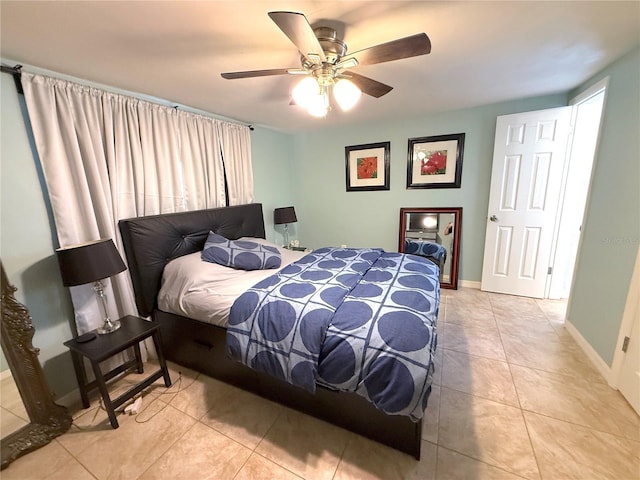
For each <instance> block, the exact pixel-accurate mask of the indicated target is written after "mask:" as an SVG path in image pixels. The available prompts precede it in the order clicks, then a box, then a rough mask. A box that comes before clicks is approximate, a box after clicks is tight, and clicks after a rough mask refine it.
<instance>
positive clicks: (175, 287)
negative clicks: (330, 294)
mask: <svg viewBox="0 0 640 480" xmlns="http://www.w3.org/2000/svg"><path fill="white" fill-rule="evenodd" d="M243 240H251V241H254V242H258V243H261V244H264V245H270V246H273V247H276V248H278V250H279V251H280V254H281V256H282V265H281V266H280V269H281V268H284V267H286V266H287V265H289V264H290V263H291V262H294V261H296V260H298V259H300V258H302V257H303V256H304V255H306V253H304V252H297V251H293V250H288V249H286V248H282V247H279V246H278V245H275V244H274V243H271V242H269V241H267V240H264V239H256V238H248V237H243ZM201 254H202V252H195V253H192V254H189V255H185V256H183V257H179V258H176V259H174V260H172V261H171V262H169V263H168V264H167V266H166V267H165V268H164V272H163V275H162V286H161V288H160V292H159V294H158V308H159V309H160V310H162V311H164V312H168V313H173V314H176V315H181V316H184V317H189V318H193V319H195V320H199V321H201V322H205V323H210V324H213V325H216V326H218V327H226V325H227V320H228V318H229V310H230V309H231V305H233V302H234V301H235V300H236V298H238V297H239V296H240V295H242V293H244V292H245V291H246V290H248V289H249V288H251V287H252V286H254V285H255V284H256V283H258V282H260V281H261V280H263V279H265V278H267V277H269V276H271V275H273V274H274V273H275V272H277V271H278V270H279V269H271V270H251V271H246V270H238V269H234V268H229V267H224V266H221V265H218V264H215V263H209V262H205V261H204V260H202V259H201Z"/></svg>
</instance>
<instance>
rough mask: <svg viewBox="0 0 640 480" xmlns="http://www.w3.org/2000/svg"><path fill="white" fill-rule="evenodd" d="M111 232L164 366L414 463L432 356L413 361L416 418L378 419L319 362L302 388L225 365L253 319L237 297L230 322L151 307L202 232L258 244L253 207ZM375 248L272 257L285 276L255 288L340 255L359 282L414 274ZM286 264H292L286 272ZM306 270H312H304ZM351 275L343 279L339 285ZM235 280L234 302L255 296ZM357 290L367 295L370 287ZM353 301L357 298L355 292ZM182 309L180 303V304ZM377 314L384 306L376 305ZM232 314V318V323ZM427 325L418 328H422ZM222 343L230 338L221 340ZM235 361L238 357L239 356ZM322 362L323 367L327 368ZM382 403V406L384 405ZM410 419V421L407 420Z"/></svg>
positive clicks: (189, 308)
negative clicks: (156, 327)
mask: <svg viewBox="0 0 640 480" xmlns="http://www.w3.org/2000/svg"><path fill="white" fill-rule="evenodd" d="M119 228H120V232H121V235H122V241H123V245H124V250H125V254H126V257H127V262H128V265H129V273H130V276H131V280H132V284H133V288H134V292H135V299H136V306H137V309H138V312H139V314H140V315H141V316H144V317H151V318H152V320H154V321H157V322H159V323H160V326H161V330H162V342H163V345H162V347H163V351H164V355H165V357H166V358H167V359H169V360H171V361H173V362H175V363H178V364H180V365H184V366H186V367H188V368H191V369H194V370H196V371H199V372H202V373H204V374H206V375H209V376H211V377H213V378H216V379H219V380H222V381H225V382H227V383H230V384H233V385H235V386H238V387H240V388H243V389H245V390H249V391H251V392H254V393H257V394H259V395H261V396H263V397H265V398H268V399H270V400H273V401H276V402H278V403H281V404H283V405H286V406H289V407H291V408H294V409H296V410H299V411H301V412H304V413H307V414H310V415H313V416H315V417H317V418H320V419H323V420H325V421H328V422H330V423H333V424H335V425H338V426H340V427H343V428H346V429H348V430H351V431H353V432H355V433H358V434H361V435H363V436H365V437H367V438H370V439H373V440H375V441H378V442H380V443H383V444H385V445H388V446H390V447H393V448H395V449H397V450H400V451H402V452H405V453H408V454H410V455H412V456H414V457H415V458H416V459H419V458H420V444H421V432H422V415H421V414H422V411H424V408H425V407H426V401H427V399H428V395H429V392H430V388H431V374H432V372H433V355H423V356H422V357H421V361H423V360H424V366H425V369H424V371H425V372H426V373H424V375H423V376H422V377H420V378H421V380H420V382H421V383H420V388H421V389H422V390H420V391H416V392H417V393H416V395H417V394H421V396H419V397H415V399H414V400H416V401H418V402H422V407H421V408H422V410H421V411H419V412H418V410H419V409H418V408H417V407H416V406H415V405H414V406H413V407H411V408H413V413H412V414H410V413H409V412H404V413H403V414H389V413H385V412H384V411H383V410H384V408H382V409H381V407H380V405H379V406H378V407H376V406H374V403H372V402H374V400H375V398H374V399H372V398H365V396H362V392H351V391H341V390H339V389H337V387H335V385H334V384H332V383H330V381H325V377H327V378H329V380H331V377H332V374H331V373H330V372H331V370H330V369H328V368H325V367H324V363H320V364H319V367H318V368H319V371H320V373H322V375H319V376H318V382H317V383H315V384H314V385H309V384H308V380H307V381H303V382H301V383H300V382H298V384H297V385H294V384H292V383H291V379H289V380H287V381H285V379H281V378H278V375H275V376H274V374H273V372H270V373H271V374H269V373H265V370H266V371H268V369H265V368H263V369H255V366H254V368H249V367H248V366H246V365H244V364H243V363H241V362H239V361H237V359H232V358H231V355H230V353H231V354H233V353H234V351H236V350H237V351H236V353H238V352H240V351H241V348H240V347H237V346H236V345H235V340H234V337H233V334H235V335H236V336H242V335H245V334H247V335H249V333H248V331H243V330H242V328H241V327H242V322H243V320H246V319H247V318H249V316H250V315H251V314H252V312H251V308H252V307H251V308H249V307H247V308H249V310H247V309H245V310H246V311H244V312H243V311H242V309H241V308H240V307H238V306H237V305H239V304H240V299H238V300H234V298H235V296H234V295H232V296H231V297H232V298H231V300H227V302H228V305H232V307H231V317H230V318H231V319H230V320H229V319H228V318H225V315H227V314H226V313H225V312H226V311H228V309H227V308H226V307H225V308H224V309H223V312H222V313H220V312H218V313H216V312H215V311H214V312H213V313H208V312H207V311H206V310H205V309H203V308H202V307H199V306H197V304H196V303H189V301H187V300H180V299H173V301H174V306H173V307H164V308H160V305H170V304H171V299H167V297H171V296H172V292H174V291H176V290H177V289H178V288H174V287H173V286H171V287H170V288H167V282H168V280H167V279H166V278H165V279H164V280H163V274H165V268H166V270H167V272H169V271H171V270H180V269H182V268H183V267H176V265H181V266H184V265H191V264H196V263H197V262H198V261H201V260H200V259H199V257H200V255H201V254H200V252H201V251H202V250H203V248H204V247H205V242H207V239H208V238H210V237H209V235H210V232H215V233H216V234H218V235H221V236H222V237H225V238H226V239H231V240H236V239H242V238H243V237H248V239H251V240H254V241H256V242H259V240H255V239H264V238H265V230H264V218H263V212H262V205H261V204H248V205H240V206H232V207H224V208H216V209H208V210H200V211H193V212H181V213H173V214H165V215H155V216H148V217H138V218H132V219H125V220H121V221H120V222H119ZM378 250H379V249H370V250H367V251H356V250H343V249H331V248H327V249H319V250H316V251H314V252H312V253H311V254H308V255H304V254H295V253H294V252H290V251H285V250H281V253H282V262H283V265H284V268H282V269H280V270H278V269H275V270H273V272H268V273H269V275H268V276H267V280H265V281H258V283H265V285H267V286H268V285H271V287H273V285H274V284H275V283H274V282H275V281H276V280H273V279H274V278H276V279H277V281H278V282H291V281H294V282H295V281H297V279H298V277H299V275H300V270H301V269H306V270H305V272H306V273H305V274H306V275H309V272H310V271H313V272H316V270H317V268H316V267H317V264H318V263H323V262H324V264H327V262H328V261H334V260H335V259H336V258H338V257H340V258H339V260H342V259H343V258H342V257H345V256H350V257H353V256H354V255H357V256H358V257H357V258H355V259H354V262H353V263H352V264H351V263H350V264H349V265H353V266H355V267H353V268H356V270H357V269H358V268H360V266H361V265H362V264H363V261H362V260H363V259H365V260H367V259H368V260H367V261H369V263H371V264H372V267H371V271H372V272H373V273H371V272H369V270H367V271H366V273H364V270H363V273H362V275H364V276H368V275H374V277H376V278H377V277H380V271H381V270H380V269H379V268H377V267H376V268H374V267H375V266H376V265H378V264H381V265H382V264H385V263H388V264H389V265H391V264H398V265H399V264H400V263H401V262H405V261H407V262H408V263H406V264H405V263H403V265H405V266H406V265H409V266H410V267H416V266H418V267H420V268H422V267H421V266H420V265H418V263H417V262H419V261H424V260H423V259H420V258H419V257H413V259H414V260H412V259H411V258H409V257H411V256H406V255H402V254H398V253H386V252H382V251H378ZM353 252H357V253H353ZM325 257H326V258H325ZM374 257H375V260H374ZM328 259H329V260H328ZM416 259H417V260H416ZM410 260H411V261H410ZM291 261H294V262H295V261H297V262H299V263H293V264H290V265H288V266H287V264H289V262H291ZM300 262H301V263H300ZM312 262H315V263H313V265H312ZM425 262H426V261H425ZM334 263H335V262H334ZM426 263H429V265H431V267H429V268H432V270H430V271H429V272H426V273H425V272H421V273H420V275H421V276H422V277H424V281H426V282H427V283H428V284H429V285H431V287H430V288H432V289H433V292H432V295H431V297H430V298H431V302H432V305H431V313H430V316H429V322H431V323H432V324H433V325H432V326H433V329H430V330H429V331H430V332H431V333H430V335H431V337H432V338H430V340H429V343H428V345H426V346H425V347H424V348H425V349H426V350H429V351H430V352H431V353H433V351H434V349H435V342H436V335H435V319H436V317H437V310H438V301H439V283H438V270H437V268H435V267H433V264H431V263H430V262H426ZM300 265H302V267H301V266H300ZM167 266H169V267H167ZM403 268H404V267H403ZM276 272H278V273H276ZM316 273H317V272H316ZM413 273H415V272H413ZM350 276H351V275H347V276H345V275H343V276H342V277H341V278H347V277H350ZM387 277H388V275H387ZM413 277H416V278H417V275H412V278H413ZM182 278H183V279H182V280H180V281H182V282H187V281H188V280H184V278H185V277H182ZM263 278H264V277H263ZM368 278H369V277H368ZM385 278H386V277H385ZM374 280H375V279H374ZM180 281H179V282H180ZM243 281H244V282H245V286H246V288H247V291H246V292H245V293H243V294H242V295H241V297H243V296H246V295H249V296H250V295H257V294H258V293H259V292H260V291H259V290H255V289H254V287H258V286H259V285H253V281H254V278H253V277H251V276H249V278H245V279H244V280H243ZM421 281H422V280H421ZM223 283H224V282H223ZM163 285H164V289H163ZM252 285H253V286H252ZM287 286H289V284H287ZM183 287H184V288H183V289H184V290H185V291H190V287H189V285H186V286H183ZM329 287H330V288H329ZM366 287H367V288H369V289H370V288H371V286H370V285H367V286H366ZM327 288H329V290H331V291H334V290H335V286H333V287H332V286H331V285H329V286H328V287H327ZM350 288H351V287H350ZM350 288H346V289H343V290H348V291H349V292H348V293H346V295H349V294H351V293H353V292H357V291H358V287H355V288H351V289H350ZM280 290H281V291H284V290H285V289H284V288H281V289H280ZM256 292H258V293H256ZM360 293H361V294H362V291H361V292H360ZM260 294H262V293H260ZM361 296H362V295H361ZM365 296H367V295H365ZM369 296H370V295H369ZM159 299H160V301H159ZM349 300H354V299H352V298H351V299H350V298H349V297H345V299H341V300H340V306H339V307H336V308H337V310H336V314H337V312H340V311H341V310H339V309H340V308H342V306H343V304H344V305H347V304H348V303H349ZM356 300H357V299H356ZM176 301H177V302H178V303H177V304H176V303H175V302H176ZM181 301H182V303H180V302H181ZM367 301H369V299H367ZM175 305H177V306H175ZM382 307H383V308H386V307H385V306H384V305H383V306H382ZM166 310H171V311H166ZM213 310H215V309H213ZM234 310H236V312H234ZM237 312H240V313H237ZM348 313H349V312H348V311H346V313H345V314H343V315H342V317H343V318H347V319H349V315H348ZM254 314H256V315H258V314H259V312H257V310H256V312H254ZM234 315H236V316H235V317H234ZM234 318H235V320H234ZM225 322H227V323H225ZM429 322H425V324H426V323H429ZM332 327H333V325H332ZM323 335H324V334H323ZM331 335H333V337H331ZM341 335H342V336H344V332H341V331H339V329H338V330H337V331H333V332H329V334H327V335H326V337H327V339H330V338H334V339H340V338H341V337H340V336H341ZM228 338H229V339H230V340H229V341H228ZM231 340H233V341H231ZM229 342H230V343H229ZM334 343H335V342H334ZM338 343H339V342H337V343H336V345H337V344H338ZM234 348H235V350H234ZM336 350H339V349H336ZM307 353H308V352H307ZM316 353H317V352H316ZM383 353H384V356H385V359H386V358H387V357H389V355H390V353H389V352H383ZM236 356H241V355H240V354H238V355H236ZM319 356H320V357H323V360H322V362H325V361H326V360H327V358H329V357H330V355H323V352H322V353H320V354H319ZM363 357H364V355H363ZM287 361H288V360H287ZM412 362H413V363H419V362H414V360H411V361H410V362H409V363H412ZM294 363H295V362H294ZM328 363H329V364H330V363H331V362H328ZM299 370H300V369H298V371H299ZM372 370H373V369H372ZM382 370H384V369H382ZM327 372H328V373H327ZM311 374H312V375H313V374H317V372H311ZM285 377H286V375H285ZM294 377H296V378H302V377H300V376H299V375H294ZM283 378H284V377H283ZM321 380H322V381H321ZM343 380H344V379H343ZM293 383H296V382H293ZM379 383H380V382H379V381H378V384H379ZM388 386H391V387H393V386H394V383H393V379H392V378H390V380H389V382H388ZM382 403H383V404H384V402H382ZM239 408H241V407H239ZM387 411H388V409H387ZM416 412H418V413H417V414H416Z"/></svg>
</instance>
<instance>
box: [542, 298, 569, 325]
mask: <svg viewBox="0 0 640 480" xmlns="http://www.w3.org/2000/svg"><path fill="white" fill-rule="evenodd" d="M536 303H537V304H538V307H539V308H540V310H542V311H543V312H544V314H545V315H546V316H547V318H548V319H549V321H554V322H564V318H565V315H566V313H567V300H566V299H564V300H540V299H536Z"/></svg>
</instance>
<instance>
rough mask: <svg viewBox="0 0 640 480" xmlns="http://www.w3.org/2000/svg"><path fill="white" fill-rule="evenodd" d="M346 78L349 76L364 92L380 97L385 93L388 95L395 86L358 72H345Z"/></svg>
mask: <svg viewBox="0 0 640 480" xmlns="http://www.w3.org/2000/svg"><path fill="white" fill-rule="evenodd" d="M344 77H345V78H348V79H349V80H351V81H352V82H353V83H355V84H356V86H357V87H358V88H359V89H360V90H361V91H362V93H366V94H367V95H371V96H372V97H375V98H380V97H381V96H383V95H386V94H387V93H389V92H390V91H391V90H393V87H391V86H389V85H386V84H384V83H382V82H378V81H377V80H373V79H372V78H369V77H365V76H363V75H358V74H357V73H353V72H351V71H350V72H348V73H345V74H344Z"/></svg>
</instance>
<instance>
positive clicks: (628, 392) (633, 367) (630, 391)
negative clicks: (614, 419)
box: [614, 248, 640, 415]
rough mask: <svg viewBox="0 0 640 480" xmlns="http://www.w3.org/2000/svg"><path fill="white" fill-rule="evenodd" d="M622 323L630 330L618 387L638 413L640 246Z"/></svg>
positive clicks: (639, 376)
mask: <svg viewBox="0 0 640 480" xmlns="http://www.w3.org/2000/svg"><path fill="white" fill-rule="evenodd" d="M622 324H623V326H622V327H621V329H622V328H625V327H626V325H628V324H631V332H630V333H629V334H628V337H626V338H625V340H624V342H623V345H624V350H625V353H624V354H623V359H622V364H621V367H620V375H619V378H618V389H619V390H620V392H621V393H622V394H623V395H624V396H625V398H626V399H627V401H628V402H629V403H630V404H631V406H632V407H633V409H634V410H635V411H636V412H637V413H638V415H640V248H638V255H637V256H636V266H635V269H634V271H633V276H632V277H631V283H630V285H629V293H628V295H627V304H626V306H625V309H624V314H623V319H622ZM627 328H628V327H627ZM618 355H620V353H619V352H618ZM617 361H618V359H617V358H614V365H615V364H616V363H617Z"/></svg>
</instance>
